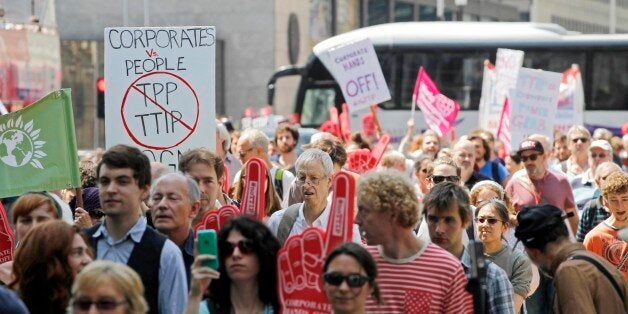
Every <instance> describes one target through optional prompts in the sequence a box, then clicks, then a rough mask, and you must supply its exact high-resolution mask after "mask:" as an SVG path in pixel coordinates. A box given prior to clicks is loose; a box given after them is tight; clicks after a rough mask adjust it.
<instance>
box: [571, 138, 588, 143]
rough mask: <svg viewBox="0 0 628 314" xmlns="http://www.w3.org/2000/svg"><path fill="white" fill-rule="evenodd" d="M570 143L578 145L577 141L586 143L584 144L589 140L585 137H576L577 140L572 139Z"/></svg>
mask: <svg viewBox="0 0 628 314" xmlns="http://www.w3.org/2000/svg"><path fill="white" fill-rule="evenodd" d="M571 141H572V142H574V143H578V141H580V142H582V143H586V142H588V141H589V139H588V138H586V137H577V138H574V139H572V140H571Z"/></svg>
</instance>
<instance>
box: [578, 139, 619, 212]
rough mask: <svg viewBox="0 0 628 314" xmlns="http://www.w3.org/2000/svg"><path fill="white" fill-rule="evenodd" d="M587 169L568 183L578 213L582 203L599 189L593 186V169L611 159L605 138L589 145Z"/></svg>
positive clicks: (588, 199) (609, 145)
mask: <svg viewBox="0 0 628 314" xmlns="http://www.w3.org/2000/svg"><path fill="white" fill-rule="evenodd" d="M588 160H589V162H588V164H589V169H587V170H586V171H585V172H583V173H581V174H579V175H577V176H576V177H574V178H573V179H571V181H570V182H569V184H570V185H571V188H572V190H573V196H574V200H575V201H576V205H577V208H578V214H581V213H582V209H583V208H584V204H586V203H587V202H588V201H590V200H591V199H593V198H594V197H595V193H596V192H599V190H598V189H597V188H596V187H595V178H594V175H595V170H596V169H597V167H598V165H600V164H601V163H603V162H607V161H612V160H613V148H612V147H611V144H609V143H608V142H607V141H606V140H596V141H593V142H592V143H591V146H589V153H588Z"/></svg>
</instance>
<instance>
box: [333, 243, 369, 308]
mask: <svg viewBox="0 0 628 314" xmlns="http://www.w3.org/2000/svg"><path fill="white" fill-rule="evenodd" d="M322 278H323V283H324V284H323V289H324V290H325V294H326V295H327V298H328V299H329V302H331V306H332V308H333V309H334V313H336V314H342V313H346V314H350V313H356V314H358V313H365V312H366V299H367V298H368V297H369V296H370V297H372V298H373V300H375V302H377V303H379V298H380V296H379V287H378V286H377V282H376V281H375V279H376V278H377V265H376V264H375V260H373V257H372V256H371V254H369V252H368V251H367V250H366V249H365V248H364V247H362V246H361V245H359V244H355V243H352V242H348V243H344V244H341V245H339V246H337V247H336V248H334V250H333V251H331V252H330V253H329V255H327V258H326V259H325V264H324V265H323V277H322Z"/></svg>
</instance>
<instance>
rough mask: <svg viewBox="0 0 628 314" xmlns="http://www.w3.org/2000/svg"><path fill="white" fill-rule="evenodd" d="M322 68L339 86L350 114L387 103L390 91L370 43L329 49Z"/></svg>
mask: <svg viewBox="0 0 628 314" xmlns="http://www.w3.org/2000/svg"><path fill="white" fill-rule="evenodd" d="M321 60H322V59H321ZM324 64H325V66H326V67H327V69H328V70H329V72H330V73H331V74H332V76H333V77H334V78H335V79H336V82H338V85H339V86H340V89H341V90H342V95H343V96H344V98H345V101H346V102H347V104H348V105H349V106H348V107H349V110H350V111H352V112H353V111H354V110H359V109H362V108H366V107H368V106H370V105H372V104H375V103H380V102H384V101H387V100H389V99H390V91H389V90H388V85H386V80H385V79H384V74H383V73H382V69H381V67H380V65H379V61H378V60H377V55H376V54H375V49H374V48H373V44H372V43H371V40H370V39H363V40H359V41H356V42H352V43H349V44H344V45H340V46H338V47H334V48H332V49H330V50H329V52H328V56H327V58H326V62H324Z"/></svg>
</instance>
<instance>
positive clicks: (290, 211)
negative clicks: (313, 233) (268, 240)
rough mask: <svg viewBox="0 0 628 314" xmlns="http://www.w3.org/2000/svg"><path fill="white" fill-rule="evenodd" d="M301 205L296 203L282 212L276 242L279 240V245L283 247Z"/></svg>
mask: <svg viewBox="0 0 628 314" xmlns="http://www.w3.org/2000/svg"><path fill="white" fill-rule="evenodd" d="M301 204H302V203H296V204H293V205H291V206H289V207H288V208H286V210H285V211H284V213H283V217H281V221H280V222H279V227H277V240H279V243H280V244H281V245H283V243H284V242H286V240H287V239H288V236H290V231H292V227H293V226H294V223H295V222H296V221H297V217H298V216H299V208H301Z"/></svg>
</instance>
